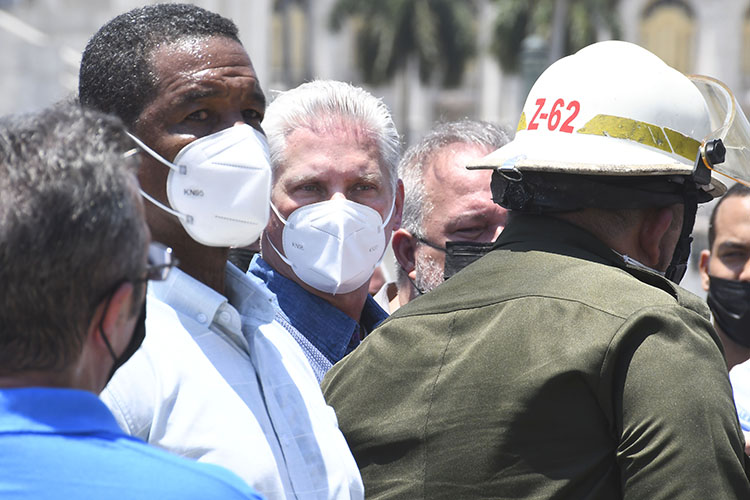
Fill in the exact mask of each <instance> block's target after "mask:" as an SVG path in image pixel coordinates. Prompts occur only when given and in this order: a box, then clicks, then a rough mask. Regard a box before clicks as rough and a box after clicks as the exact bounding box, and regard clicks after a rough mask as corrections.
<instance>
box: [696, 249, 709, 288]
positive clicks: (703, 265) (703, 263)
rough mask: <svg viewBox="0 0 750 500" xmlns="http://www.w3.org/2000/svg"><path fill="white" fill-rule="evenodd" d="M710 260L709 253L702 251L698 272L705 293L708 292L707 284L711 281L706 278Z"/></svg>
mask: <svg viewBox="0 0 750 500" xmlns="http://www.w3.org/2000/svg"><path fill="white" fill-rule="evenodd" d="M710 260H711V252H710V251H709V250H708V249H706V250H703V251H702V252H701V255H700V259H699V260H698V270H699V271H700V273H701V286H702V287H703V290H705V291H706V292H707V291H708V284H709V283H710V281H711V278H710V277H709V276H708V263H709V261H710Z"/></svg>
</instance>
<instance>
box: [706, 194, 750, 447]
mask: <svg viewBox="0 0 750 500" xmlns="http://www.w3.org/2000/svg"><path fill="white" fill-rule="evenodd" d="M699 268H700V274H701V283H702V285H703V289H704V290H706V292H708V307H709V308H710V309H711V314H712V315H713V322H714V327H715V328H716V332H717V333H718V334H719V338H720V339H721V343H722V346H723V347H724V356H725V357H726V360H727V367H728V368H729V370H731V371H730V374H729V377H730V379H731V382H732V389H733V392H734V402H735V405H736V407H737V416H738V417H739V420H740V425H741V426H742V430H743V432H744V433H745V442H746V444H745V452H746V453H747V452H748V451H750V440H749V439H748V436H750V364H748V363H745V361H747V360H748V359H750V188H748V187H747V186H745V185H743V184H735V185H734V186H732V187H731V188H729V191H727V194H725V195H724V196H722V197H721V198H720V199H719V201H718V203H717V204H716V205H715V206H714V210H713V212H712V213H711V219H710V221H709V225H708V249H706V250H703V251H702V252H701V255H700V261H699Z"/></svg>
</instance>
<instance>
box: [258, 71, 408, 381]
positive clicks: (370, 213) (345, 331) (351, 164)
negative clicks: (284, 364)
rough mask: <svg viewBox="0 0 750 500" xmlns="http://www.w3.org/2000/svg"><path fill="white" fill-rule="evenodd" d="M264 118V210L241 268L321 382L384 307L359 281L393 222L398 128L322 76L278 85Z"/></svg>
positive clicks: (398, 187) (357, 93) (397, 203)
mask: <svg viewBox="0 0 750 500" xmlns="http://www.w3.org/2000/svg"><path fill="white" fill-rule="evenodd" d="M263 127H264V129H265V131H266V134H267V135H268V144H269V149H270V151H271V164H272V166H273V189H272V194H271V208H272V211H273V214H272V215H271V218H270V220H269V223H268V227H267V228H266V230H265V231H264V232H263V236H262V238H261V255H260V256H256V257H255V259H254V260H253V262H252V263H251V265H250V269H249V273H250V274H252V275H253V276H256V277H257V278H260V279H262V280H263V282H264V283H265V284H266V286H267V287H268V289H269V290H270V291H271V292H273V293H274V294H275V295H276V297H277V298H278V308H277V310H276V320H277V321H278V322H279V324H281V325H282V326H283V327H284V328H285V329H286V330H287V331H288V332H289V334H290V336H291V337H293V338H294V340H295V341H296V342H298V343H299V345H300V346H301V347H302V349H303V351H304V352H305V355H306V356H307V359H308V360H309V361H310V364H311V365H312V367H313V371H314V372H315V376H316V380H317V381H320V380H322V378H323V375H325V373H326V372H327V371H328V369H330V368H331V366H333V364H334V363H336V362H338V361H340V360H341V359H342V358H343V357H344V356H345V355H347V354H348V353H350V352H351V351H352V350H353V349H354V348H356V347H357V346H358V345H359V343H360V341H361V340H362V339H363V338H364V337H365V336H366V335H367V334H368V333H369V332H370V331H372V330H373V329H374V328H375V326H377V325H378V324H379V323H380V322H381V321H382V320H383V319H385V318H386V317H387V315H388V314H387V313H386V312H385V311H384V310H383V309H382V308H381V307H380V306H379V305H378V304H377V303H376V302H375V300H373V298H372V297H371V296H370V295H368V286H369V283H370V278H371V277H372V274H373V272H374V271H375V269H376V267H377V266H378V264H379V263H380V261H381V259H382V258H383V254H384V253H385V249H386V245H387V244H388V241H389V239H390V237H391V233H392V231H394V230H395V229H398V227H399V224H400V223H401V209H402V205H403V198H404V191H403V186H402V184H401V181H399V179H398V174H397V172H396V166H397V164H398V160H399V155H400V143H399V136H398V132H397V131H396V126H395V125H394V123H393V119H392V117H391V114H390V113H389V111H388V109H387V108H386V106H385V104H383V102H382V101H381V100H380V99H377V98H375V97H374V96H372V95H371V94H369V93H368V92H366V91H365V90H363V89H361V88H358V87H354V86H352V85H350V84H347V83H344V82H337V81H328V80H316V81H313V82H309V83H305V84H302V85H300V86H299V87H297V88H295V89H292V90H289V91H287V92H283V93H281V94H280V95H279V96H278V97H276V99H274V101H273V102H272V103H271V104H270V105H269V106H268V110H267V112H266V117H265V119H264V121H263Z"/></svg>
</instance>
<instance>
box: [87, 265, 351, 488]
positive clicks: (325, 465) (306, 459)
mask: <svg viewBox="0 0 750 500" xmlns="http://www.w3.org/2000/svg"><path fill="white" fill-rule="evenodd" d="M226 291H227V297H224V296H223V295H221V294H219V293H217V292H216V291H214V290H212V289H211V288H209V287H207V286H205V285H204V284H202V283H200V282H199V281H197V280H195V279H193V278H192V277H190V276H189V275H187V274H185V273H183V272H181V271H180V270H179V269H174V270H173V271H172V273H170V276H169V278H168V279H167V280H166V281H163V282H153V283H151V284H150V285H149V290H148V300H147V316H146V340H145V341H144V343H143V346H142V347H141V349H139V350H138V352H136V354H135V355H134V356H133V357H132V358H131V359H130V360H129V361H128V362H127V363H125V365H123V367H122V368H120V369H119V370H118V371H117V373H116V374H115V376H114V377H113V379H112V381H111V382H110V383H109V385H108V386H107V387H106V389H105V390H104V392H103V393H102V395H101V397H102V400H104V402H105V403H106V404H107V406H108V407H109V408H110V409H111V410H112V412H113V413H114V415H115V417H116V418H117V420H118V422H119V424H120V426H121V427H122V428H123V429H124V430H125V431H126V432H127V433H129V434H131V435H134V436H137V437H140V438H141V439H143V440H144V441H146V442H148V443H150V444H153V445H156V446H158V447H160V448H163V449H166V450H169V451H171V452H173V453H176V454H178V455H181V456H184V457H190V458H193V459H196V460H198V461H202V462H209V463H214V464H218V465H222V466H224V467H226V468H228V469H230V470H232V471H233V472H235V473H236V474H237V475H239V476H240V477H242V478H243V479H244V480H245V481H247V483H248V484H250V485H251V486H252V487H254V488H255V489H256V490H258V491H259V492H260V493H262V494H263V495H264V496H265V497H266V498H268V499H274V500H275V499H293V498H294V499H333V498H336V499H350V498H351V499H361V498H364V492H363V486H362V480H361V478H360V475H359V471H358V469H357V465H356V463H355V461H354V458H353V457H352V455H351V452H350V451H349V448H348V446H347V444H346V441H345V439H344V436H343V435H342V434H341V432H340V431H339V429H338V423H337V421H336V415H335V414H334V412H333V409H332V408H331V407H330V406H328V405H327V404H326V403H325V401H324V399H323V395H322V393H321V391H320V388H319V386H318V384H317V383H316V379H315V375H314V374H313V373H312V369H311V367H310V365H309V363H308V361H307V360H306V359H305V356H304V354H303V353H302V350H301V349H300V347H299V345H298V344H297V343H296V342H295V341H294V339H293V338H292V337H291V336H290V335H289V334H288V333H287V332H286V331H285V330H284V329H283V328H282V327H281V326H280V325H279V324H278V323H275V322H274V321H273V318H274V304H275V300H276V298H275V296H274V295H273V294H272V293H271V292H269V291H268V290H267V289H266V288H265V287H264V286H263V284H262V282H261V281H260V280H258V279H257V278H255V277H253V276H247V275H244V274H242V272H241V271H239V270H238V269H237V268H235V267H234V266H232V265H227V274H226ZM230 303H231V304H230Z"/></svg>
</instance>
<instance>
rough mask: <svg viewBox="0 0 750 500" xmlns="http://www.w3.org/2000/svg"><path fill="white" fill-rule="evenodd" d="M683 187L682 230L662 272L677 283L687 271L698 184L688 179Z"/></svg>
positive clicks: (696, 210) (696, 207)
mask: <svg viewBox="0 0 750 500" xmlns="http://www.w3.org/2000/svg"><path fill="white" fill-rule="evenodd" d="M684 189H685V192H684V197H685V202H684V205H683V207H684V208H683V216H682V231H681V232H680V238H679V239H678V240H677V246H676V247H675V249H674V254H673V255H672V262H670V264H669V266H668V267H667V270H666V272H665V273H664V276H665V277H666V278H667V279H668V280H670V281H673V282H674V283H676V284H678V285H679V284H680V281H682V278H683V277H684V276H685V272H686V271H687V265H688V258H689V257H690V244H691V243H692V242H693V237H692V236H691V235H690V234H691V233H692V232H693V226H694V225H695V214H696V213H697V212H698V186H696V184H695V182H693V181H692V180H688V181H685V187H684Z"/></svg>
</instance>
